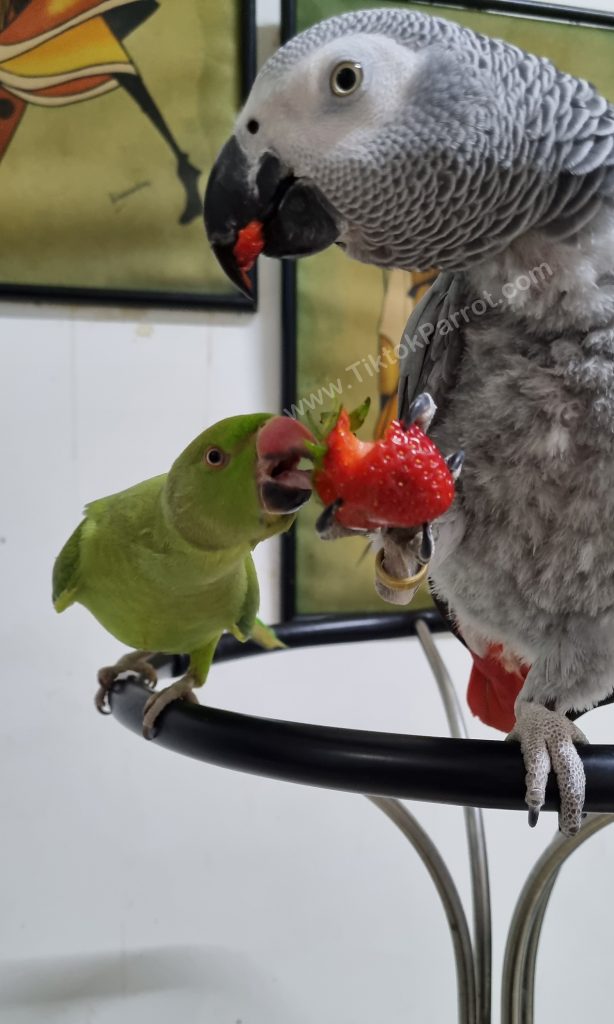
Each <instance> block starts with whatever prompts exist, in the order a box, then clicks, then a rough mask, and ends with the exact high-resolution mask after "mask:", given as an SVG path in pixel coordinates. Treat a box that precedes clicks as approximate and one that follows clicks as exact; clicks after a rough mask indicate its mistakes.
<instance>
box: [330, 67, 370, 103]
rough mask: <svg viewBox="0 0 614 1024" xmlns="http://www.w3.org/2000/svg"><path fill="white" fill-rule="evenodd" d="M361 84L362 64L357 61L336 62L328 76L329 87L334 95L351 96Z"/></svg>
mask: <svg viewBox="0 0 614 1024" xmlns="http://www.w3.org/2000/svg"><path fill="white" fill-rule="evenodd" d="M361 85H362V66H361V65H360V64H359V63H358V61H354V60H344V61H343V62H342V63H341V64H337V66H336V68H334V70H333V73H332V75H331V76H330V87H331V89H332V91H333V92H334V94H335V96H351V95H352V93H354V92H356V90H357V89H360V86H361Z"/></svg>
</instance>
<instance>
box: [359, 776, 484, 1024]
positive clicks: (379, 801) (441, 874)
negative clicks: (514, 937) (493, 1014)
mask: <svg viewBox="0 0 614 1024" xmlns="http://www.w3.org/2000/svg"><path fill="white" fill-rule="evenodd" d="M367 799H368V800H370V801H371V803H373V804H375V806H376V807H378V808H379V810H380V811H383V813H384V814H385V815H387V817H388V818H390V820H391V821H392V822H394V824H395V825H396V826H397V828H399V829H400V830H401V832H402V833H403V835H404V836H405V837H406V839H408V840H409V842H410V843H411V844H412V846H413V847H414V849H415V850H416V852H417V853H418V855H419V856H420V858H421V860H422V863H423V864H424V866H425V867H426V869H427V871H428V873H429V874H430V876H431V878H432V879H433V882H434V883H435V888H436V889H437V892H438V893H439V897H440V899H441V902H442V904H443V908H444V910H445V914H446V917H447V919H448V924H449V926H450V934H451V936H452V942H453V945H454V959H455V962H456V980H457V986H458V1021H459V1024H475V1021H476V993H475V976H474V966H473V951H472V948H471V936H470V935H469V926H468V924H467V918H466V917H465V911H464V910H463V905H462V903H461V900H460V896H459V895H458V890H457V888H456V886H455V884H454V881H453V879H452V876H451V874H450V872H449V871H448V869H447V867H446V865H445V863H444V861H443V860H442V857H441V854H440V853H439V850H438V849H437V847H436V846H435V844H434V843H433V841H432V840H431V839H430V838H429V836H428V835H427V833H426V832H425V831H424V829H423V828H422V826H421V825H419V824H418V822H417V821H416V819H415V818H414V816H413V814H411V813H410V812H409V811H408V810H407V808H406V807H404V806H403V804H401V803H399V801H398V800H392V799H390V798H389V797H379V796H370V797H367Z"/></svg>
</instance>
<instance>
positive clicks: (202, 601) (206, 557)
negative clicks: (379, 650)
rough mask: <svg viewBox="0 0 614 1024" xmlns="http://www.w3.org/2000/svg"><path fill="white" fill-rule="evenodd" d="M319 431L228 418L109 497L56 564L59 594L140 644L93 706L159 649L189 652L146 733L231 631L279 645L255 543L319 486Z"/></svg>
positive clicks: (150, 670)
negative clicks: (308, 460)
mask: <svg viewBox="0 0 614 1024" xmlns="http://www.w3.org/2000/svg"><path fill="white" fill-rule="evenodd" d="M309 440H312V435H311V434H310V432H309V431H308V430H307V428H306V427H304V426H302V425H301V424H300V423H298V422H297V421H296V420H293V419H290V418H289V417H285V416H271V415H269V414H267V413H257V414H253V415H248V416H234V417H231V418H229V419H225V420H221V421H220V422H219V423H216V424H214V426H212V427H209V428H208V429H207V430H205V431H204V432H203V433H202V434H200V435H199V436H198V437H197V438H196V439H195V440H194V441H192V442H191V444H189V445H188V447H187V448H186V449H185V450H184V451H183V452H182V453H181V455H180V456H179V457H178V459H176V461H175V462H174V463H173V465H172V467H171V469H170V471H169V472H168V473H166V474H163V475H162V476H156V477H153V478H152V479H151V480H144V481H143V482H142V483H138V484H135V485H134V487H130V488H128V490H125V491H120V492H119V493H118V494H111V495H110V496H109V497H106V498H100V499H99V500H98V501H93V502H91V503H90V504H89V505H87V506H86V509H85V518H84V519H83V520H82V522H81V523H80V524H79V526H78V527H77V529H76V530H75V531H74V533H73V534H72V535H71V536H70V537H69V539H68V540H67V542H66V544H65V545H64V547H63V548H62V550H61V552H60V554H59V555H58V557H57V559H56V561H55V565H54V567H53V603H54V607H55V609H56V611H58V612H63V611H64V609H65V608H68V607H69V606H70V605H71V604H73V603H74V602H75V601H78V602H79V603H80V604H82V605H84V607H86V608H88V609H89V611H90V612H91V613H92V615H94V616H95V618H96V619H98V621H99V622H100V623H101V624H102V625H103V626H104V627H105V629H107V630H108V631H109V633H112V634H113V636H115V637H116V638H117V639H118V640H120V641H121V642H122V643H124V644H127V645H128V646H129V647H132V648H135V650H133V651H132V652H131V653H129V654H127V655H125V656H124V657H123V658H120V660H119V661H118V662H117V663H116V664H115V665H113V666H110V667H107V668H102V669H100V671H99V673H98V683H99V689H98V692H97V694H96V706H97V707H98V709H99V710H100V711H103V712H104V711H106V710H108V708H107V699H108V692H109V689H110V688H111V686H112V685H113V681H114V679H115V678H116V677H117V675H118V674H119V673H120V672H125V671H134V672H138V673H140V674H142V675H144V676H145V677H146V678H148V679H149V680H150V681H151V683H152V685H155V682H156V672H155V669H154V667H153V666H152V665H151V664H150V662H149V659H150V658H151V657H152V655H153V654H154V653H156V652H159V651H162V652H165V653H168V654H179V653H182V654H188V655H189V656H190V662H189V666H188V671H187V672H186V674H185V676H183V678H181V679H179V680H177V681H176V682H174V683H172V685H170V686H168V687H166V689H164V690H161V691H159V692H154V693H152V696H151V697H150V698H149V700H148V701H147V704H146V705H145V711H144V718H143V734H144V735H145V736H146V737H147V738H151V736H152V734H153V733H152V730H153V726H154V723H155V721H156V719H157V717H158V715H159V714H160V712H161V711H162V709H163V708H164V707H166V705H167V704H169V703H170V702H171V701H173V700H177V699H178V698H180V697H183V698H185V699H188V700H192V701H194V702H196V697H195V695H194V693H193V690H194V687H198V686H202V685H203V683H204V682H205V680H206V678H207V674H208V672H209V668H210V665H211V661H212V659H213V655H214V652H215V648H216V646H217V644H218V641H219V639H220V637H221V635H222V633H224V632H225V631H227V630H228V631H230V632H232V633H234V635H235V636H237V637H238V638H239V639H240V640H246V639H247V638H248V637H252V638H253V639H254V640H256V642H258V643H260V644H261V645H262V646H267V647H270V646H281V645H280V644H279V643H278V642H277V641H276V638H275V634H274V633H273V631H272V630H269V629H267V627H265V626H263V624H262V623H260V622H259V620H258V619H257V618H256V613H257V611H258V604H259V589H258V579H257V576H256V570H255V568H254V563H253V560H252V556H251V552H252V550H253V548H254V547H255V546H256V544H258V543H259V542H260V541H262V540H266V539H267V537H272V536H274V535H275V534H278V533H282V532H283V531H285V530H287V529H288V528H289V527H290V526H291V525H292V523H293V521H294V518H295V514H296V512H297V511H298V509H299V508H300V507H301V506H302V505H303V504H304V503H305V502H306V501H307V500H308V498H309V497H310V494H311V479H310V473H309V472H308V471H306V470H304V469H300V468H299V462H300V460H301V459H302V458H303V457H304V456H307V454H308V453H307V449H306V447H305V442H306V441H309Z"/></svg>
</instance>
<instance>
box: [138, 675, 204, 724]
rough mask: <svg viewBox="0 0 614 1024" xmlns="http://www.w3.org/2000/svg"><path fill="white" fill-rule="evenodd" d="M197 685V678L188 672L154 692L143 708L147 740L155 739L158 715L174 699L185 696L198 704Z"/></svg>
mask: <svg viewBox="0 0 614 1024" xmlns="http://www.w3.org/2000/svg"><path fill="white" fill-rule="evenodd" d="M196 685H198V683H197V680H196V679H195V678H194V676H193V675H192V674H191V673H190V672H188V673H187V675H185V676H183V677H182V678H181V679H177V681H176V682H174V683H171V685H170V686H166V687H165V688H164V689H163V690H160V692H159V693H152V695H151V697H150V698H149V700H148V701H147V703H146V704H145V707H144V709H143V736H144V737H145V739H146V740H152V739H153V737H154V725H155V723H156V720H157V718H158V715H159V714H160V712H161V711H163V710H164V708H165V707H168V705H169V704H172V703H173V701H175V700H180V699H182V698H183V700H187V701H189V702H190V703H191V704H198V697H197V696H196V694H195V693H194V687H195V686H196Z"/></svg>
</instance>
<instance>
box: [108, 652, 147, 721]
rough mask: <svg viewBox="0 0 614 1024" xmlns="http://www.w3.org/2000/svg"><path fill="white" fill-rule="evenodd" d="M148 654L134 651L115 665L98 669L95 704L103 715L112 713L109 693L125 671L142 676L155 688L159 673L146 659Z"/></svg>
mask: <svg viewBox="0 0 614 1024" xmlns="http://www.w3.org/2000/svg"><path fill="white" fill-rule="evenodd" d="M146 654H147V652H146V651H133V652H132V653H131V654H126V655H125V656H124V657H123V658H120V659H119V661H118V662H116V664H115V665H106V666H105V667H104V668H100V669H98V677H97V678H98V690H97V692H96V696H95V697H94V704H95V705H96V708H97V710H98V711H99V712H100V714H101V715H110V714H111V708H110V705H109V693H110V692H111V690H112V689H113V687H114V686H115V685H116V683H119V682H121V680H120V679H119V677H120V675H122V674H123V673H126V674H128V673H129V672H131V673H133V674H134V675H135V676H138V677H140V678H141V679H142V680H143V681H144V682H145V683H146V685H147V686H148V687H149V689H150V690H153V689H154V687H155V685H156V683H157V681H158V673H157V672H156V670H155V668H154V667H153V665H150V663H149V662H148V661H147V660H146V658H145V655H146Z"/></svg>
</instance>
